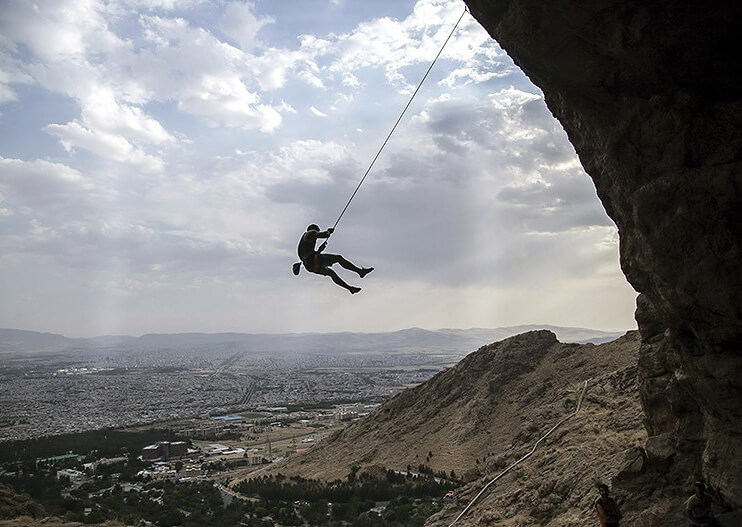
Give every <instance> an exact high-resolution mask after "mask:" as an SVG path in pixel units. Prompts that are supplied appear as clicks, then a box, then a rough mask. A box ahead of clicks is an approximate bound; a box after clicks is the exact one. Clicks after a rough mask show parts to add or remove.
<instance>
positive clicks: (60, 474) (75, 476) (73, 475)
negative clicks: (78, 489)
mask: <svg viewBox="0 0 742 527" xmlns="http://www.w3.org/2000/svg"><path fill="white" fill-rule="evenodd" d="M60 478H69V480H70V481H71V482H72V483H82V482H83V481H85V473H84V472H80V471H79V470H75V469H74V468H65V469H62V470H57V479H60Z"/></svg>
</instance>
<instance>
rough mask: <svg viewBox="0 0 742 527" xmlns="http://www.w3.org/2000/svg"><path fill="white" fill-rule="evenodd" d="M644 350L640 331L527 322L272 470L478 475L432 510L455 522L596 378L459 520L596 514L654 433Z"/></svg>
mask: <svg viewBox="0 0 742 527" xmlns="http://www.w3.org/2000/svg"><path fill="white" fill-rule="evenodd" d="M638 349H639V336H638V334H637V333H636V332H630V333H628V334H627V335H625V336H624V337H621V338H620V339H618V340H616V341H613V342H610V343H606V344H601V345H592V344H587V345H579V344H563V343H560V342H559V341H558V340H557V339H556V337H555V335H554V334H553V333H551V332H549V331H533V332H529V333H524V334H522V335H518V336H516V337H512V338H509V339H506V340H503V341H501V342H497V343H494V344H491V345H488V346H485V347H483V348H481V349H479V350H478V351H476V352H474V353H471V354H470V355H468V356H467V357H466V358H464V359H463V360H462V361H461V362H460V363H459V364H458V365H456V366H455V367H453V368H450V369H448V370H446V371H444V372H441V373H439V374H438V375H436V376H435V377H433V378H432V379H431V380H430V381H428V382H426V383H424V384H421V385H420V386H417V387H415V388H412V389H409V390H406V391H404V392H402V393H401V394H399V395H398V396H396V397H395V398H393V399H392V400H390V401H388V402H387V403H385V404H384V405H383V406H381V407H380V408H379V409H378V410H377V411H376V412H374V413H373V414H372V415H370V416H368V417H367V418H365V419H362V420H360V421H357V422H355V423H353V424H352V425H351V426H349V427H348V428H346V429H345V430H343V431H342V432H340V433H338V434H337V435H335V436H334V437H332V438H330V439H329V440H327V441H326V442H323V443H322V444H320V445H318V446H317V448H316V449H314V450H313V451H311V452H309V453H307V454H305V455H303V456H299V457H295V458H293V459H291V460H289V461H288V462H285V463H283V464H279V465H278V466H275V467H271V469H270V470H272V471H274V472H282V473H284V474H300V475H302V476H304V477H312V478H323V479H334V478H338V477H344V476H346V475H347V474H348V472H349V470H350V467H351V466H352V465H357V466H359V467H361V470H364V469H369V468H371V467H373V466H376V465H381V466H383V467H386V468H395V469H399V470H405V469H406V467H407V466H408V465H409V466H411V467H413V470H416V469H417V467H418V466H419V465H421V464H424V465H427V466H429V467H431V468H432V469H433V470H435V471H436V472H438V471H445V472H447V473H450V472H451V471H452V470H453V471H454V472H455V473H456V474H457V475H458V476H459V477H461V476H463V477H464V478H465V479H466V480H468V481H470V483H469V484H468V485H466V486H465V487H463V488H462V489H460V490H459V491H458V492H457V504H454V505H452V506H450V507H448V508H446V509H444V511H443V512H442V513H440V514H439V515H437V516H436V517H433V518H431V520H430V523H431V525H444V524H446V525H447V524H448V523H450V521H452V520H453V517H455V516H454V515H455V514H458V512H460V510H461V509H462V508H463V507H464V506H465V502H466V500H467V498H469V497H470V496H472V495H473V494H475V493H476V492H478V490H479V489H480V488H481V487H482V485H483V484H484V483H485V482H486V481H488V480H489V478H491V477H492V476H493V475H495V474H497V473H498V472H500V471H501V470H502V469H503V468H504V467H506V466H507V465H508V464H510V463H511V462H512V461H514V460H515V459H517V458H519V457H520V456H522V455H523V454H524V453H526V452H528V451H529V450H530V449H531V447H532V445H533V444H534V442H535V441H536V440H537V439H538V438H539V437H540V436H541V435H543V434H544V433H545V432H546V431H547V430H548V429H549V428H551V427H552V426H553V425H554V424H556V423H557V422H558V421H559V420H560V419H561V418H562V417H564V416H566V415H568V414H569V413H571V412H572V411H574V409H575V406H576V403H577V399H578V396H579V392H580V390H581V387H582V383H583V382H584V381H585V380H589V382H588V389H587V392H586V395H585V399H584V402H583V407H582V410H581V411H580V413H579V414H578V415H577V416H576V417H575V418H573V419H572V420H570V421H568V422H567V423H565V425H564V426H563V427H562V428H560V429H558V430H557V431H556V432H554V434H553V435H552V436H551V437H550V438H549V439H548V440H547V441H546V442H545V443H544V444H543V445H542V448H541V449H540V450H538V451H537V454H536V455H534V457H532V458H531V459H529V460H528V461H527V462H526V463H525V464H524V465H523V466H522V467H521V468H518V469H517V470H516V471H514V472H513V473H512V474H511V475H509V476H507V477H506V478H505V479H504V480H502V482H501V483H499V484H498V485H497V486H496V487H495V490H493V491H492V492H491V493H490V494H489V495H488V496H487V497H485V498H484V500H483V501H482V502H481V503H480V504H478V505H475V507H473V508H472V510H471V511H470V513H469V514H468V515H467V516H466V517H465V518H464V519H463V520H462V524H463V525H475V524H477V525H478V524H479V523H480V522H484V523H489V522H491V521H495V520H496V521H497V525H544V524H546V523H547V522H548V521H551V523H549V525H553V526H557V525H565V526H566V525H571V526H576V525H586V526H587V525H593V524H594V523H595V518H594V515H593V512H592V510H591V507H590V505H591V503H592V501H593V500H594V499H595V483H596V482H597V481H608V482H610V481H611V479H612V478H614V477H615V476H616V475H617V474H618V473H619V472H620V470H621V468H622V467H623V466H624V465H625V460H626V457H627V455H629V454H630V453H632V452H635V450H632V449H636V447H639V446H640V445H641V444H643V442H644V440H645V439H646V434H645V432H644V428H643V426H642V415H641V408H640V405H639V394H638V379H637V358H638ZM640 457H641V456H640ZM642 463H643V461H642V459H640V460H639V461H638V464H639V465H641V464H642ZM635 469H636V470H639V469H640V467H635ZM627 511H628V512H629V514H631V507H627ZM446 522H448V523H446Z"/></svg>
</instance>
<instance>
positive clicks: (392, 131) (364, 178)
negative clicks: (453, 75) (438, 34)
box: [332, 7, 469, 230]
mask: <svg viewBox="0 0 742 527" xmlns="http://www.w3.org/2000/svg"><path fill="white" fill-rule="evenodd" d="M468 11H469V8H468V7H464V12H463V13H461V16H460V17H459V19H458V20H457V21H456V25H454V26H453V29H452V30H451V33H449V34H448V37H446V40H445V42H443V45H442V46H441V49H440V50H439V51H438V54H437V55H436V56H435V58H434V59H433V62H431V63H430V66H429V67H428V71H426V72H425V75H423V78H422V79H421V80H420V82H419V83H418V85H417V88H415V91H414V92H413V93H412V96H411V97H410V100H409V101H407V105H406V106H405V107H404V110H402V113H401V114H399V117H398V118H397V122H396V123H394V126H392V129H391V131H390V132H389V134H388V135H387V136H386V139H384V142H383V143H382V145H381V147H380V148H379V150H378V152H376V155H375V156H374V158H373V160H372V161H371V164H370V165H369V166H368V168H367V169H366V172H365V173H364V174H363V177H362V178H361V181H360V182H359V183H358V186H356V189H355V190H354V191H353V194H351V196H350V199H348V202H347V203H346V204H345V207H343V210H342V212H340V216H338V219H337V220H336V221H335V224H334V225H333V226H332V228H333V230H334V229H335V227H337V226H338V223H340V220H341V218H342V217H343V215H344V214H345V211H346V210H348V207H349V206H350V203H351V201H353V198H355V197H356V194H357V193H358V189H360V188H361V185H363V182H364V181H365V180H366V176H368V174H369V172H371V168H373V166H374V163H376V160H377V159H378V158H379V156H380V155H381V152H382V151H383V150H384V147H385V146H386V144H387V143H388V142H389V139H390V138H391V137H392V134H393V133H394V130H396V129H397V125H398V124H399V122H400V121H401V120H402V117H404V114H405V113H406V112H407V108H409V107H410V104H412V101H413V100H414V99H415V95H417V92H418V91H420V88H421V87H422V85H423V82H425V79H426V78H427V77H428V74H429V73H430V70H432V69H433V66H435V63H436V62H437V61H438V57H440V56H441V53H443V49H444V48H445V47H446V44H448V41H449V40H451V37H452V36H453V34H454V32H455V31H456V28H458V27H459V24H460V23H461V19H462V18H464V15H465V14H466V13H467V12H468Z"/></svg>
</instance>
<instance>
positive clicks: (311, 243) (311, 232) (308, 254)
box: [294, 223, 374, 294]
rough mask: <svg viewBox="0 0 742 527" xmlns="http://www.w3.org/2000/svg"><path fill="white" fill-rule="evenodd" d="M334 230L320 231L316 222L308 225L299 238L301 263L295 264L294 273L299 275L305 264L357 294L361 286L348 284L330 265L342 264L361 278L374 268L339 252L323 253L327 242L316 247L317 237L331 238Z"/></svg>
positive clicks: (305, 266)
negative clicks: (347, 258) (363, 265)
mask: <svg viewBox="0 0 742 527" xmlns="http://www.w3.org/2000/svg"><path fill="white" fill-rule="evenodd" d="M334 230H335V229H333V228H329V229H327V230H326V231H320V230H319V227H318V226H317V225H315V224H314V223H313V224H311V225H310V226H309V227H307V232H305V233H304V234H302V236H301V240H299V248H298V252H299V258H300V259H301V263H295V264H294V274H296V275H298V274H299V270H300V269H301V264H304V268H305V269H306V270H307V271H309V272H310V273H314V274H319V275H322V276H329V277H330V278H332V281H333V282H335V283H336V284H337V285H339V286H340V287H343V288H345V289H347V290H348V291H350V293H351V294H356V293H357V292H358V291H360V290H361V288H360V287H355V286H352V285H348V284H346V283H345V282H344V281H343V279H342V278H340V277H339V276H338V275H337V273H336V272H335V271H333V270H332V269H331V268H330V266H332V265H334V264H340V265H341V266H342V267H344V268H345V269H349V270H351V271H355V272H356V273H358V276H360V277H361V278H363V277H364V276H366V275H367V274H368V273H370V272H371V271H373V270H374V268H373V267H358V266H356V265H354V264H353V263H351V262H349V261H348V260H346V259H345V258H343V257H342V256H340V255H339V254H322V251H324V250H325V247H327V242H324V243H322V245H320V246H319V248H318V249H315V244H316V243H317V238H329V237H330V234H332V233H333V232H334Z"/></svg>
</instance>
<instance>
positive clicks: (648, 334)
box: [466, 0, 742, 508]
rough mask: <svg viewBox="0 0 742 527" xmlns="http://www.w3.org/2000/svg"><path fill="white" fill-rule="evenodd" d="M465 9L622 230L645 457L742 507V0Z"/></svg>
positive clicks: (501, 0)
mask: <svg viewBox="0 0 742 527" xmlns="http://www.w3.org/2000/svg"><path fill="white" fill-rule="evenodd" d="M466 3H467V4H468V6H469V8H470V10H471V13H472V15H473V16H474V17H475V18H476V19H477V20H478V21H479V22H480V23H481V24H482V25H483V26H484V27H485V28H486V29H487V30H488V31H489V33H490V35H492V37H493V38H495V39H497V41H498V42H499V43H500V44H501V45H502V47H503V48H504V49H505V50H506V51H507V52H508V54H509V55H510V56H511V57H512V58H513V59H514V60H515V62H516V63H517V64H518V65H519V66H520V67H521V68H522V69H523V70H524V71H525V72H526V74H527V75H528V76H529V77H530V78H531V80H532V81H533V82H534V83H535V84H536V85H537V86H539V87H540V88H541V89H542V90H543V92H544V95H545V98H546V102H547V105H548V106H549V108H550V109H551V111H552V112H553V113H554V115H555V116H556V118H557V119H558V120H559V121H560V122H561V123H562V125H563V126H564V128H565V130H566V132H567V134H568V135H569V138H570V141H571V142H572V144H573V145H574V146H575V149H576V151H577V153H578V155H579V157H580V160H581V162H582V164H583V166H584V168H585V170H586V171H587V173H588V174H589V175H590V176H591V177H592V179H593V181H594V182H595V186H596V189H597V192H598V196H599V197H600V199H601V201H602V202H603V204H604V206H605V208H606V211H607V212H608V214H609V215H610V216H611V218H612V219H613V220H614V221H615V222H616V224H617V226H618V229H619V235H620V255H621V267H622V269H623V271H624V273H625V274H626V277H627V279H628V280H629V282H630V283H631V284H632V286H633V287H634V288H635V289H636V290H637V291H638V292H639V293H640V296H639V299H638V301H637V311H636V318H637V322H638V324H639V329H640V332H641V337H642V349H641V358H640V375H641V388H640V389H641V396H642V404H643V408H644V412H645V417H646V420H645V421H646V428H647V431H648V432H649V434H650V440H649V445H648V446H649V450H650V451H651V452H653V457H652V458H651V459H649V460H648V462H649V463H650V465H652V466H653V467H654V470H657V471H661V472H662V473H663V474H664V476H663V477H664V478H666V481H668V482H669V483H673V482H674V483H678V484H679V483H686V482H687V481H689V480H692V479H694V478H697V477H704V478H705V479H706V480H707V481H708V482H709V483H710V484H711V485H712V486H713V487H714V488H715V490H716V491H718V492H719V493H720V495H721V496H722V498H723V499H724V500H725V501H726V502H727V503H729V504H730V505H732V506H734V507H735V508H740V507H742V404H740V403H741V402H742V352H741V347H742V294H741V293H742V288H741V287H740V286H741V285H742V258H741V256H742V170H741V168H742V97H741V95H742V88H741V87H742V60H740V58H739V51H738V50H739V49H740V47H742V31H740V30H739V28H738V25H739V20H742V3H740V2H729V1H726V0H709V1H705V2H689V1H685V0H682V1H681V0H651V1H646V0H591V1H590V2H574V1H572V0H550V1H548V2H544V1H543V0H496V1H495V0H466Z"/></svg>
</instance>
